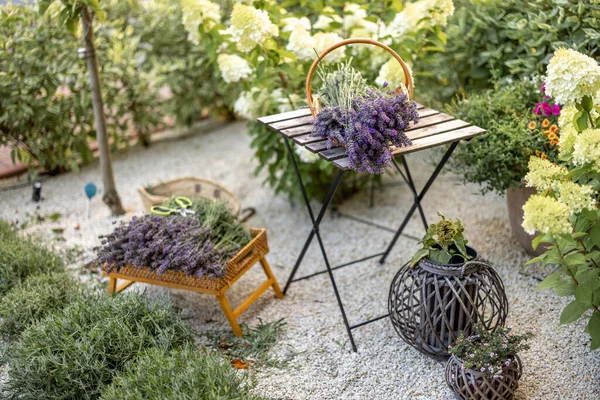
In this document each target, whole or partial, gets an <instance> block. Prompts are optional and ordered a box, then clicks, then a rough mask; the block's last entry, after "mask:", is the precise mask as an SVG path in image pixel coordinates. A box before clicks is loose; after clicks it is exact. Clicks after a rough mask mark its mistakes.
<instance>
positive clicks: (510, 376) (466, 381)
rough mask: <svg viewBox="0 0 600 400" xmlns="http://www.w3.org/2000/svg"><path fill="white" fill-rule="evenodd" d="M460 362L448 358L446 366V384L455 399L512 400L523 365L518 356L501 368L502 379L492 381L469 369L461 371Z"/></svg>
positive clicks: (487, 376) (486, 375) (481, 373)
mask: <svg viewBox="0 0 600 400" xmlns="http://www.w3.org/2000/svg"><path fill="white" fill-rule="evenodd" d="M460 365H461V361H460V360H459V359H458V358H456V357H455V356H452V357H450V359H449V360H448V364H446V383H447V384H448V386H450V388H451V389H452V391H453V392H454V394H455V395H456V397H457V398H459V399H462V400H512V398H513V397H514V395H515V391H516V390H517V388H518V387H519V379H520V378H521V375H522V373H523V365H522V363H521V359H519V357H518V356H516V355H515V356H513V362H511V364H510V365H509V366H508V367H503V368H502V371H503V372H502V378H501V379H493V378H492V377H491V376H489V374H486V373H485V372H481V371H474V370H471V369H461V368H460Z"/></svg>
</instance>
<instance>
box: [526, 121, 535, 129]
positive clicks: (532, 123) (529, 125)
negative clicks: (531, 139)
mask: <svg viewBox="0 0 600 400" xmlns="http://www.w3.org/2000/svg"><path fill="white" fill-rule="evenodd" d="M527 127H528V128H529V129H531V130H534V129H535V127H536V123H535V122H534V121H531V122H530V123H528V124H527Z"/></svg>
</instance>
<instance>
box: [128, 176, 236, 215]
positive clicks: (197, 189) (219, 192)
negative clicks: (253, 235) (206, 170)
mask: <svg viewBox="0 0 600 400" xmlns="http://www.w3.org/2000/svg"><path fill="white" fill-rule="evenodd" d="M138 192H139V194H140V197H141V198H142V203H144V208H145V209H146V211H148V212H150V209H151V208H152V207H153V206H158V205H160V204H162V203H164V202H165V201H167V200H169V199H170V198H172V197H173V196H186V197H190V198H193V197H196V198H198V197H204V198H209V199H223V200H226V201H227V203H229V205H230V207H231V212H232V213H233V215H235V216H237V215H238V214H239V213H240V200H239V199H238V198H237V196H236V195H235V194H233V193H231V192H230V191H229V190H227V189H226V188H224V187H223V186H221V185H219V184H218V183H216V182H213V181H210V180H208V179H204V178H198V177H193V176H192V177H184V178H177V179H173V180H170V181H167V182H163V183H159V184H158V185H154V186H150V187H148V188H140V189H138Z"/></svg>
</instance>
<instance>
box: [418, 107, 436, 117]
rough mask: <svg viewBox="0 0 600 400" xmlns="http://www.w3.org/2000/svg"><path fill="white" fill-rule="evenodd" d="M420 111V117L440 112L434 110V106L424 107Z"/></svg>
mask: <svg viewBox="0 0 600 400" xmlns="http://www.w3.org/2000/svg"><path fill="white" fill-rule="evenodd" d="M418 111H419V118H424V117H429V116H430V115H436V114H439V113H440V112H439V111H438V110H434V109H433V108H422V109H420V110H418Z"/></svg>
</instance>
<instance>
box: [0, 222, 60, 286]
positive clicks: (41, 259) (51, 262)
mask: <svg viewBox="0 0 600 400" xmlns="http://www.w3.org/2000/svg"><path fill="white" fill-rule="evenodd" d="M63 269H64V261H63V260H62V258H61V257H60V256H58V255H57V254H55V253H54V252H52V251H51V250H49V249H48V248H46V247H44V246H42V245H41V244H39V243H37V242H36V241H34V240H32V239H29V238H25V237H21V236H19V234H18V233H17V232H16V231H15V230H14V229H13V228H12V227H11V226H10V224H9V223H8V222H6V221H4V220H2V219H0V297H2V296H4V295H5V294H6V293H8V291H9V290H10V289H11V288H12V287H13V286H15V285H17V284H19V283H20V282H22V281H23V280H24V279H25V278H27V277H28V276H29V275H34V274H40V273H46V272H56V271H62V270H63Z"/></svg>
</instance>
